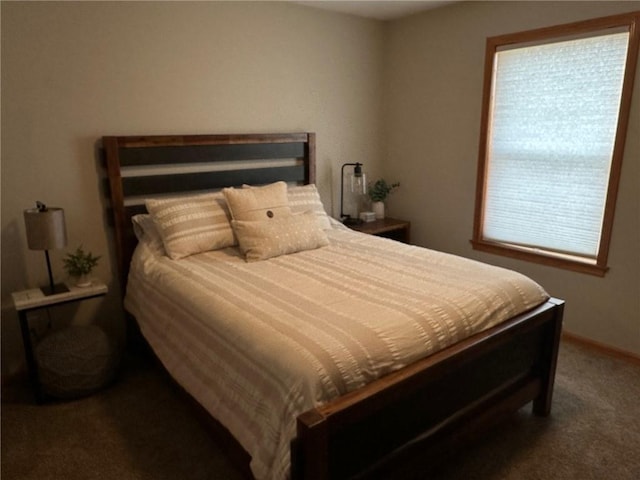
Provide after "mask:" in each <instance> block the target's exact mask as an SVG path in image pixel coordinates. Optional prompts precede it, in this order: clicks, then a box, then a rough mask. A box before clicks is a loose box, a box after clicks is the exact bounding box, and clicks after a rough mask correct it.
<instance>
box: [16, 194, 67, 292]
mask: <svg viewBox="0 0 640 480" xmlns="http://www.w3.org/2000/svg"><path fill="white" fill-rule="evenodd" d="M24 223H25V226H26V228H27V243H28V245H29V249H30V250H44V255H45V258H46V259H47V271H48V273H49V285H47V286H44V287H42V288H41V290H42V292H43V293H44V294H45V295H53V294H55V293H62V292H68V291H69V289H68V288H67V287H66V286H65V285H64V284H57V285H55V284H54V283H53V275H52V274H51V261H50V260H49V250H51V249H53V248H63V247H65V246H66V245H67V228H66V226H65V223H64V210H63V209H61V208H57V207H47V206H46V205H45V204H44V203H42V202H36V208H30V209H27V210H25V211H24Z"/></svg>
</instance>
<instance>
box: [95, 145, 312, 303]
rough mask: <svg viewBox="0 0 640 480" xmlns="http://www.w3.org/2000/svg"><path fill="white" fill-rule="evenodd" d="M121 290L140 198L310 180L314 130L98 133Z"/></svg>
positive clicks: (140, 208)
mask: <svg viewBox="0 0 640 480" xmlns="http://www.w3.org/2000/svg"><path fill="white" fill-rule="evenodd" d="M102 145H103V148H104V153H105V161H106V168H107V175H108V181H109V197H110V207H109V208H110V210H111V216H112V218H113V227H114V229H115V232H114V233H115V239H116V255H117V265H118V272H119V276H120V285H121V287H122V293H123V294H124V292H125V285H126V280H127V275H128V272H129V262H130V261H131V256H132V255H133V250H134V248H135V245H136V242H137V240H136V237H135V234H134V233H133V225H132V223H131V217H132V216H133V215H136V214H139V213H145V212H146V209H145V206H144V199H145V198H147V197H160V196H164V195H172V194H173V195H176V194H183V193H189V192H199V191H211V190H218V189H221V188H224V187H233V186H240V185H242V184H253V185H258V184H266V183H271V182H275V181H278V180H284V181H285V182H288V183H298V184H307V183H315V134H314V133H272V134H231V135H161V136H125V137H115V136H105V137H103V138H102Z"/></svg>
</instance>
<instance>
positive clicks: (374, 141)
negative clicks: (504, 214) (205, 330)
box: [1, 2, 640, 375]
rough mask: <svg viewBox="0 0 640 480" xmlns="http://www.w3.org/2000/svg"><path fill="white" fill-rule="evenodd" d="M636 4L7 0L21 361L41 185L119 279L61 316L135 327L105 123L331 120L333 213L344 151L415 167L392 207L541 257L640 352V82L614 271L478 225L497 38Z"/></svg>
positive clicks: (10, 326)
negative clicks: (102, 162) (110, 186)
mask: <svg viewBox="0 0 640 480" xmlns="http://www.w3.org/2000/svg"><path fill="white" fill-rule="evenodd" d="M633 9H640V2H620V3H609V2H606V3H586V4H578V3H573V2H568V3H546V2H542V3H533V4H524V3H519V2H518V3H515V4H513V3H504V2H488V3H482V2H470V3H460V4H454V5H451V6H447V7H444V8H442V9H437V10H433V11H429V12H426V13H424V14H420V15H416V16H412V17H409V18H406V19H402V20H398V21H394V22H391V23H387V24H383V23H379V22H375V21H372V20H364V19H358V18H355V17H352V16H347V15H341V14H333V13H329V12H325V11H322V10H314V9H311V8H308V7H303V6H299V5H293V4H287V3H271V2H257V3H248V2H235V3H223V2H197V3H191V2H175V3H173V2H171V3H170V2H127V3H125V2H114V3H95V2H84V3H70V2H61V3H49V2H43V3H37V2H2V3H1V21H2V31H1V35H2V118H1V120H2V124H1V125H2V139H1V140H2V178H1V182H2V184H1V186H2V191H1V196H2V198H1V200H2V202H1V204H2V205H1V207H2V218H1V221H2V258H1V260H2V323H1V326H2V330H1V334H2V345H1V347H2V373H3V375H6V374H8V373H13V372H15V371H16V370H18V369H19V368H21V367H22V364H23V357H22V355H23V352H22V344H21V340H20V335H19V332H18V326H17V318H16V313H15V311H13V309H12V308H11V302H10V297H9V294H10V292H12V291H15V290H19V289H23V288H26V287H29V286H33V285H35V284H39V283H44V282H45V280H46V272H45V270H46V269H45V264H44V258H43V255H42V253H41V252H32V251H29V250H28V249H27V248H26V246H25V245H26V241H25V234H24V222H23V220H22V211H23V209H25V208H27V207H29V206H31V205H33V203H34V202H35V200H43V201H45V202H48V203H49V204H50V205H56V206H62V207H64V208H65V211H66V215H67V228H68V231H69V232H68V233H69V238H70V245H69V248H73V247H75V246H76V245H78V244H80V243H82V244H83V245H84V246H85V247H87V248H88V249H90V250H92V251H93V252H94V253H97V254H102V255H104V256H105V260H104V261H103V262H102V263H101V265H100V266H99V268H98V270H97V275H98V276H99V277H100V278H102V279H104V280H105V281H107V282H108V283H109V284H110V287H111V292H110V294H109V296H108V297H107V298H106V299H104V300H103V301H100V300H94V301H91V302H87V303H83V304H76V305H73V306H69V307H65V308H61V309H54V310H52V314H53V317H54V318H53V320H54V323H58V324H60V323H65V322H71V321H72V322H76V323H83V322H88V321H97V322H98V323H101V324H102V325H105V326H106V327H107V328H108V329H109V330H111V331H113V332H114V333H115V334H116V335H117V336H118V337H119V338H121V337H122V333H123V325H124V322H123V318H122V315H121V311H120V307H119V292H118V291H117V285H116V284H114V278H115V272H114V270H113V268H114V267H113V266H112V261H111V259H112V258H113V246H112V245H111V243H110V239H109V231H108V228H107V226H106V222H105V219H104V217H103V213H102V212H103V208H104V205H103V203H102V199H101V196H102V193H101V184H100V175H101V169H100V166H99V164H98V161H97V158H96V145H97V141H98V140H99V138H100V137H101V136H102V135H134V134H165V133H240V132H288V131H315V132H317V135H318V183H319V188H320V191H321V195H322V197H323V200H324V201H325V203H326V204H327V206H328V208H329V209H330V210H332V211H333V213H334V214H336V213H337V211H338V210H339V205H338V195H339V192H338V187H337V186H338V185H339V181H338V179H339V167H340V165H341V164H342V163H343V162H346V161H350V162H353V161H360V162H363V163H365V165H366V166H367V170H368V171H369V172H370V174H373V176H375V175H376V174H377V173H381V172H384V173H385V175H386V177H387V178H388V179H389V180H394V181H395V180H399V181H401V183H402V187H401V189H400V190H399V191H398V192H397V193H394V195H393V196H392V197H391V200H390V202H389V211H390V213H391V214H395V215H397V216H400V217H403V218H407V219H409V220H411V221H412V222H413V226H412V236H413V239H414V241H415V242H416V243H418V244H421V245H425V246H429V247H432V248H437V249H441V250H444V251H449V252H453V253H457V254H460V255H464V256H469V257H473V258H479V259H481V260H484V261H487V262H489V263H495V264H499V265H505V266H508V267H510V268H514V269H516V270H519V271H522V272H524V273H526V274H529V275H530V276H532V277H533V278H535V279H536V280H538V281H539V282H541V283H542V284H543V285H544V286H545V287H546V288H547V289H548V291H549V292H551V293H552V294H553V295H555V296H558V297H561V298H565V299H566V300H567V314H566V327H567V328H568V329H569V330H570V331H572V332H575V333H577V334H581V335H584V336H588V337H590V338H592V339H594V340H597V341H600V342H603V343H607V344H609V345H612V346H615V347H618V348H621V349H626V350H629V351H632V352H636V353H640V253H639V252H640V248H638V247H639V246H640V210H639V209H640V200H639V195H640V193H639V191H640V189H639V188H638V186H639V184H640V163H639V162H638V161H637V160H638V158H639V156H640V138H639V137H638V135H637V132H638V131H640V118H639V116H640V115H639V111H640V107H639V102H640V92H638V85H639V84H640V82H636V88H635V93H634V100H633V101H634V105H633V112H632V117H631V124H630V126H629V128H630V135H629V139H628V145H627V153H626V155H625V160H624V165H623V171H622V180H621V186H620V194H619V199H618V211H617V214H616V222H615V225H614V232H613V240H612V246H611V247H612V248H611V255H610V265H611V272H610V273H609V274H608V275H607V276H606V277H605V278H603V279H602V278H597V277H591V276H586V275H580V274H575V273H571V272H565V271H561V270H556V269H551V268H548V267H542V266H537V265H532V264H528V263H524V262H517V261H513V260H507V259H503V258H500V257H496V256H490V255H482V254H479V253H477V252H474V251H473V250H471V248H470V246H469V242H468V240H469V238H470V237H471V228H472V222H473V200H474V189H475V173H476V161H477V148H478V133H479V125H480V97H481V91H482V69H483V58H484V57H483V56H484V42H485V38H486V37H487V36H490V35H496V34H501V33H507V32H512V31H519V30H524V29H529V28H534V27H538V26H545V25H550V24H557V23H564V22H569V21H574V20H580V19H585V18H592V17H596V16H603V15H609V14H612V13H617V12H621V11H630V10H633ZM383 99H384V102H383ZM634 132H636V134H635V135H634ZM61 253H62V252H53V254H52V258H53V264H54V271H55V272H56V274H57V275H56V276H57V277H58V278H61V277H63V274H62V270H61V268H60V258H61ZM45 321H46V319H42V318H39V319H38V320H37V321H35V322H34V324H36V325H39V326H40V327H42V324H43V323H45Z"/></svg>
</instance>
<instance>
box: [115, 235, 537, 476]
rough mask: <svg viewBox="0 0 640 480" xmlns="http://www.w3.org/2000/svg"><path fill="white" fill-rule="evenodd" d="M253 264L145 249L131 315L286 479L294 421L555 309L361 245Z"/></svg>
mask: <svg viewBox="0 0 640 480" xmlns="http://www.w3.org/2000/svg"><path fill="white" fill-rule="evenodd" d="M327 233H328V235H329V239H330V245H329V246H327V247H323V248H320V249H317V250H311V251H306V252H300V253H296V254H292V255H286V256H281V257H277V258H272V259H270V260H267V261H262V262H255V263H246V262H245V261H244V260H243V259H242V258H241V257H240V256H239V253H238V251H237V249H235V248H228V249H223V250H218V251H212V252H207V253H202V254H198V255H194V256H191V257H187V258H184V259H181V260H177V261H176V260H170V259H169V258H168V257H165V256H162V255H159V254H158V253H157V251H154V250H153V249H152V248H149V246H146V245H144V244H140V245H139V246H138V248H137V250H136V253H135V255H134V258H133V261H132V265H131V273H130V276H129V283H128V290H127V295H126V298H125V307H126V309H127V310H128V311H129V312H130V313H132V314H133V315H134V316H135V317H136V318H137V320H138V323H139V325H140V328H141V330H142V333H143V335H144V336H145V338H146V339H147V341H148V342H149V344H150V345H151V346H152V348H153V349H154V350H155V352H156V354H157V356H158V357H159V358H160V360H161V361H162V362H163V363H164V365H165V367H166V368H167V370H168V371H169V372H170V373H171V375H172V376H173V377H174V378H175V379H176V380H177V381H178V382H179V383H180V384H181V385H182V386H183V387H184V388H185V389H186V390H187V391H188V392H189V393H190V394H191V395H192V396H193V397H194V398H195V399H197V400H198V401H199V402H200V403H201V404H202V406H203V407H204V408H206V409H207V410H208V411H209V412H210V413H211V414H212V415H213V416H214V417H215V418H216V419H218V420H219V421H220V422H221V423H223V424H224V425H225V426H226V427H227V428H228V429H229V431H230V432H231V433H232V434H233V435H234V436H235V437H236V439H237V440H238V441H239V442H240V443H241V444H242V445H243V447H244V448H245V449H246V450H247V451H248V452H249V454H250V455H251V457H252V462H251V469H252V471H253V473H254V475H255V477H256V478H257V479H285V478H288V476H289V464H290V459H289V442H290V440H291V439H292V438H293V436H294V435H295V419H296V417H297V416H298V415H299V414H300V413H302V412H304V411H306V410H308V409H310V408H312V407H314V406H318V405H319V404H321V403H323V402H326V401H327V400H330V399H333V398H335V397H337V396H340V395H342V394H344V393H346V392H348V391H351V390H354V389H357V388H359V387H361V386H363V385H365V384H367V383H368V382H370V381H372V380H374V379H376V378H379V377H381V376H384V375H385V374H387V373H389V372H391V371H394V370H397V369H399V368H401V367H404V366H406V365H407V364H409V363H412V362H414V361H416V360H418V359H420V358H422V357H425V356H427V355H429V354H431V353H433V352H436V351H438V350H440V349H442V348H444V347H447V346H449V345H451V344H453V343H456V342H458V341H459V340H461V339H464V338H466V337H468V336H469V335H471V334H473V333H476V332H479V331H482V330H485V329H487V328H489V327H492V326H494V325H496V324H497V323H499V322H501V321H503V320H506V319H507V318H510V317H512V316H514V315H516V314H518V313H521V312H524V311H526V310H529V309H531V308H533V307H534V306H536V305H538V304H540V303H542V302H543V301H545V300H546V299H547V298H548V296H547V294H546V293H545V291H544V290H543V289H542V288H541V287H540V286H539V285H538V284H536V283H535V282H533V281H531V280H530V279H528V278H526V277H524V276H522V275H520V274H518V273H516V272H513V271H509V270H504V269H500V268H497V267H492V266H488V265H485V264H482V263H478V262H475V261H472V260H468V259H463V258H460V257H456V256H452V255H448V254H443V253H440V252H435V251H432V250H427V249H424V248H420V247H415V246H410V245H404V244H400V243H397V242H394V241H391V240H387V239H383V238H379V237H374V236H369V235H365V234H361V233H356V232H352V231H350V230H347V229H346V228H344V227H342V226H336V227H335V228H334V229H333V230H330V231H327Z"/></svg>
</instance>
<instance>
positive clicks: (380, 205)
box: [371, 202, 384, 219]
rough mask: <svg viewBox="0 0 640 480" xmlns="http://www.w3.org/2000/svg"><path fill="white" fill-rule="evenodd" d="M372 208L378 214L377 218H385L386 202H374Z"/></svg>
mask: <svg viewBox="0 0 640 480" xmlns="http://www.w3.org/2000/svg"><path fill="white" fill-rule="evenodd" d="M371 209H372V210H373V212H374V213H375V214H376V218H378V219H380V218H384V202H373V203H372V204H371Z"/></svg>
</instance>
